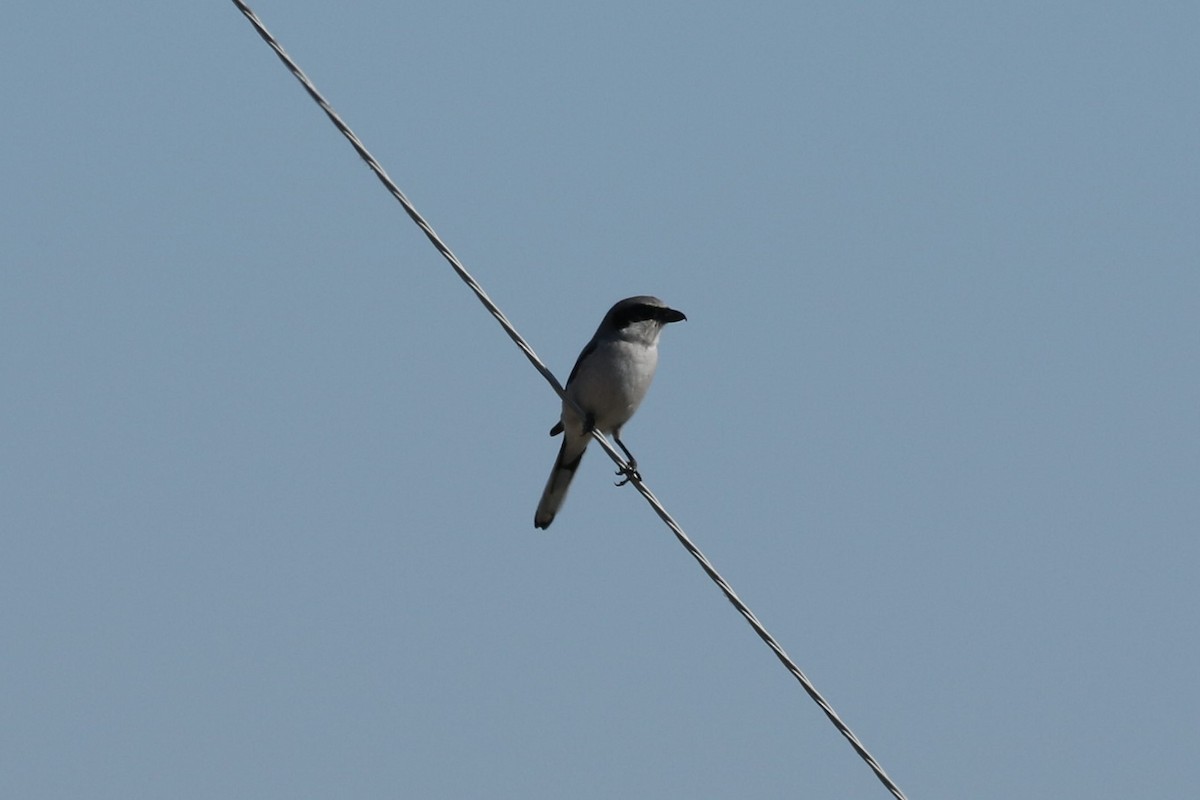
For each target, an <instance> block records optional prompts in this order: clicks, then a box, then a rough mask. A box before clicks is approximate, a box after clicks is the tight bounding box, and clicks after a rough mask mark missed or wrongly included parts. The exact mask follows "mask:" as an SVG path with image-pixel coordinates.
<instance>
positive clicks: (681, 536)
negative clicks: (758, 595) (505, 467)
mask: <svg viewBox="0 0 1200 800" xmlns="http://www.w3.org/2000/svg"><path fill="white" fill-rule="evenodd" d="M233 4H234V5H235V6H237V8H238V10H239V11H241V12H242V14H243V15H245V17H246V19H247V20H249V22H250V24H251V25H253V26H254V29H255V30H256V31H257V32H258V35H259V36H260V37H262V39H263V41H265V42H266V43H267V45H268V46H270V48H271V49H272V50H274V51H275V54H276V55H277V56H279V60H280V61H282V62H283V65H284V66H285V67H287V69H288V71H289V72H291V73H292V75H294V76H295V77H296V80H298V81H300V84H301V85H302V86H303V87H304V90H305V91H306V92H308V95H309V97H311V98H312V99H313V101H314V102H315V103H316V104H317V105H318V106H320V107H321V110H322V111H324V112H325V115H326V116H327V117H329V121H330V122H332V123H333V124H334V127H336V128H337V129H338V130H339V131H340V132H341V134H342V135H343V136H345V137H346V140H347V141H349V142H350V145H351V146H352V147H353V148H354V150H355V151H356V152H357V153H358V155H359V157H360V158H362V160H363V161H365V162H366V164H367V166H368V167H370V168H371V171H372V172H373V173H375V177H377V178H378V179H379V181H380V183H382V184H383V186H384V188H386V189H387V190H388V192H389V193H390V194H391V195H392V197H394V198H396V200H397V201H398V202H399V203H400V205H401V206H402V207H403V208H404V211H405V213H407V214H408V216H409V218H411V219H412V221H413V222H414V223H416V225H417V227H419V228H420V229H421V230H422V231H423V232H424V233H425V236H426V237H427V238H428V239H429V241H430V242H431V243H432V244H433V246H434V247H435V248H436V249H437V251H438V252H439V253H441V254H442V257H443V258H445V259H446V261H447V262H448V263H449V264H450V267H451V268H452V269H453V270H454V272H455V273H456V274H457V275H458V277H459V278H461V279H462V281H463V282H464V283H465V284H467V286H468V287H469V288H470V289H471V291H472V292H474V293H475V296H476V297H477V298H479V302H481V303H482V304H483V306H484V308H486V309H487V310H488V312H489V313H490V314H491V315H492V316H493V317H495V319H496V321H497V322H498V323H500V327H501V328H502V329H503V330H504V332H505V333H506V334H508V337H509V338H510V339H512V340H513V343H514V344H516V345H517V347H518V348H520V350H521V352H522V353H524V354H525V357H526V358H527V359H529V362H530V363H531V364H533V367H534V369H536V370H537V371H538V372H540V373H541V375H542V377H543V378H545V379H546V382H547V383H549V384H550V386H551V387H553V389H554V391H555V392H557V393H558V396H559V397H560V398H564V399H565V395H564V392H563V386H562V384H560V383H559V382H558V378H556V377H554V373H553V372H551V371H550V369H549V368H548V367H547V366H546V365H545V364H544V363H542V360H541V359H540V358H538V355H537V353H535V352H534V350H533V348H532V347H531V346H530V345H529V343H528V342H527V341H525V338H524V337H523V336H521V334H520V333H518V332H517V329H516V328H515V327H513V324H512V323H511V322H509V321H508V317H506V316H505V315H504V312H503V311H501V310H500V307H499V306H497V305H496V303H495V302H494V301H493V300H492V299H491V298H490V297H488V294H487V292H485V291H484V290H483V287H482V286H480V284H479V282H478V281H476V280H475V278H474V277H473V276H472V275H471V273H470V272H468V271H467V268H466V267H464V266H463V264H462V262H461V261H459V260H458V256H456V255H454V253H453V251H451V250H450V248H449V247H448V246H447V245H446V243H445V242H443V241H442V239H441V237H439V236H438V235H437V232H436V231H434V229H433V227H432V226H431V225H430V224H429V223H428V222H426V221H425V218H424V217H422V216H421V214H420V213H419V212H418V211H417V209H416V207H415V206H414V205H413V204H412V202H411V201H410V200H409V199H408V198H407V197H405V195H404V192H402V191H400V187H399V186H397V185H396V183H395V182H394V181H393V180H392V179H391V177H389V176H388V174H387V171H386V170H385V169H384V168H383V166H382V165H381V164H380V163H379V162H378V161H376V160H375V156H373V155H371V153H370V151H369V150H367V148H366V146H365V145H363V143H362V142H361V141H360V140H359V138H358V136H356V135H355V133H354V131H352V130H350V126H348V125H347V124H346V123H345V122H344V121H342V118H341V117H340V116H338V114H337V112H336V111H334V110H333V106H331V105H330V104H329V102H328V101H327V100H326V99H325V98H324V96H322V95H321V93H320V92H319V91H318V90H317V87H316V86H315V85H314V84H313V82H312V81H311V80H310V79H309V77H308V76H307V75H305V74H304V70H302V69H300V67H299V65H298V64H296V62H295V61H293V60H292V58H291V56H289V55H288V54H287V52H286V51H285V50H284V49H283V46H282V45H281V44H280V43H279V42H278V41H277V40H276V39H275V37H274V36H272V35H271V32H270V31H268V30H267V28H266V26H265V25H263V23H262V21H261V20H260V19H259V18H258V16H257V15H256V14H255V13H254V12H253V11H252V10H251V9H250V7H249V6H247V5H246V4H245V3H243V2H241V0H233ZM568 402H569V401H568ZM576 410H577V411H579V412H580V416H581V417H582V416H584V414H583V413H582V410H580V409H578V408H576ZM592 436H593V438H595V440H596V441H597V442H599V443H600V446H601V447H602V448H603V449H604V451H605V452H606V453H608V456H609V458H611V459H612V460H613V462H614V463H615V464H616V465H617V466H618V467H619V468H621V469H622V470H623V471H624V472H625V475H626V476H627V477H628V478H629V482H630V483H631V484H633V486H634V487H636V488H637V490H638V492H639V493H641V495H642V497H644V498H645V499H646V502H647V503H649V504H650V507H651V508H652V509H654V512H655V513H656V514H658V516H659V518H660V519H662V521H663V522H664V523H665V524H666V525H667V527H668V528H670V529H671V532H672V533H674V534H675V538H676V539H678V540H679V543H680V544H681V545H683V547H684V549H686V550H687V551H688V553H689V554H691V556H692V558H694V559H696V562H697V563H699V564H700V567H701V568H702V569H703V570H704V571H705V573H707V574H708V577H709V578H711V579H712V581H713V583H715V584H716V585H717V587H718V588H720V590H721V591H722V592H724V594H725V597H726V598H727V599H728V600H729V602H730V603H732V604H733V607H734V608H736V609H737V610H738V613H740V614H741V615H742V616H743V617H745V619H746V622H748V623H749V624H750V627H751V628H753V629H754V632H755V633H757V634H758V636H759V638H761V639H762V640H763V642H765V643H766V645H767V647H769V648H771V652H773V653H774V654H775V657H776V658H778V659H779V661H780V662H781V663H782V664H783V666H784V667H785V668H786V669H787V671H788V672H790V673H791V674H792V676H793V677H795V678H796V680H797V681H799V682H800V685H801V686H802V687H803V688H804V691H805V692H807V693H808V696H809V697H811V698H812V699H813V701H814V702H815V703H816V704H817V705H818V706H820V708H821V710H822V711H823V712H825V716H826V717H828V718H829V721H830V722H832V723H833V725H834V727H835V728H837V730H838V732H839V733H840V734H842V736H843V737H845V739H846V741H848V742H849V743H850V746H851V747H853V748H854V751H855V752H856V753H858V755H859V756H860V757H861V758H862V759H863V761H865V762H866V763H867V766H869V767H870V768H871V770H872V771H873V772H874V773H875V776H876V777H877V778H879V780H880V782H881V783H882V784H883V785H884V787H886V788H887V790H888V791H889V792H891V793H892V795H893V796H894V797H896V798H897V800H907V798H906V797H905V795H904V793H903V792H902V791H900V787H899V786H897V785H896V783H895V782H894V781H893V780H892V779H891V778H890V777H888V774H887V773H886V772H885V771H884V769H883V767H882V766H881V765H880V764H879V762H878V761H876V760H875V758H874V756H872V755H871V754H870V753H869V752H868V751H867V749H866V747H865V746H863V744H862V742H861V741H859V739H858V737H857V736H855V735H854V732H853V731H851V730H850V728H849V726H847V725H846V723H845V722H843V721H842V719H841V717H839V716H838V715H837V712H836V711H834V710H833V706H831V705H830V704H829V701H827V700H826V699H825V698H824V697H823V696H822V695H821V693H820V692H818V691H817V688H816V686H814V685H813V683H812V681H811V680H809V678H808V676H807V675H805V674H804V672H803V671H802V670H801V669H800V668H799V667H798V666H796V663H795V662H794V661H792V659H791V656H789V655H788V654H787V652H786V651H785V650H784V649H783V647H782V646H781V645H780V644H779V642H777V641H776V640H775V637H774V636H772V635H771V633H770V632H769V631H768V630H767V629H766V627H764V626H763V624H762V623H761V622H759V620H758V617H756V616H755V615H754V612H753V611H751V610H750V608H749V607H748V606H747V605H746V604H745V603H744V602H742V599H741V598H740V597H738V596H737V593H736V592H735V591H734V590H733V587H732V586H730V585H729V582H728V581H726V580H725V579H724V578H723V577H721V574H720V573H719V572H717V570H716V568H715V567H714V566H713V565H712V563H711V562H710V561H709V560H708V557H707V556H705V555H704V553H703V552H701V551H700V548H699V547H697V546H696V545H695V543H693V542H692V540H691V539H690V538H688V535H687V534H686V533H684V530H683V528H682V527H680V525H679V523H678V522H676V521H675V518H674V517H672V516H671V514H670V513H669V512H668V511H667V509H666V508H665V507H664V506H663V504H662V503H661V502H660V501H659V499H658V498H657V497H655V496H654V493H653V492H651V491H650V488H649V487H648V486H646V484H645V482H644V481H643V480H642V478H641V476H640V475H638V474H637V473H636V472H634V471H632V470H629V469H628V466H629V465H628V464H626V463H625V460H624V459H623V458H622V457H621V455H620V454H619V453H618V452H617V451H616V449H615V448H614V447H613V446H612V445H611V444H609V442H608V439H606V438H605V437H604V436H603V435H601V434H600V433H599V432H598V431H592Z"/></svg>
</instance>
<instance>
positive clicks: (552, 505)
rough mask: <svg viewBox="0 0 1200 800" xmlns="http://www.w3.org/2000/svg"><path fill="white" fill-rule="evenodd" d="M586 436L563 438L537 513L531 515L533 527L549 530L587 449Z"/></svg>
mask: <svg viewBox="0 0 1200 800" xmlns="http://www.w3.org/2000/svg"><path fill="white" fill-rule="evenodd" d="M587 445H588V437H587V436H575V437H572V436H563V443H562V447H560V448H559V449H558V458H556V459H554V469H552V470H550V478H549V479H548V480H547V481H546V488H545V489H544V490H543V491H542V499H541V502H539V503H538V507H537V513H536V514H534V515H533V527H535V528H542V529H545V528H549V527H550V523H551V522H553V521H554V515H555V514H557V513H558V509H559V508H560V507H561V506H562V503H563V500H565V499H566V498H567V489H568V488H569V487H570V486H571V479H572V478H574V477H575V470H577V469H579V462H580V461H581V460H582V459H583V451H584V450H586V449H587Z"/></svg>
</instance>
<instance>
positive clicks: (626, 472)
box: [613, 461, 642, 486]
mask: <svg viewBox="0 0 1200 800" xmlns="http://www.w3.org/2000/svg"><path fill="white" fill-rule="evenodd" d="M617 474H618V475H620V476H621V477H622V479H621V480H619V481H617V482H616V483H614V484H613V485H614V486H624V485H625V484H627V483H629V482H630V481H641V479H642V475H641V473H639V472H638V471H637V462H636V461H631V462H629V466H626V467H621V468H620V469H618V470H617Z"/></svg>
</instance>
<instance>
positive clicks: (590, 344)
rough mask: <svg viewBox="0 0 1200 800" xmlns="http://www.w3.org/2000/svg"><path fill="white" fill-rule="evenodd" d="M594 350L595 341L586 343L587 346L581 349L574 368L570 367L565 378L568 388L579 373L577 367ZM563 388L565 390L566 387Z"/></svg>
mask: <svg viewBox="0 0 1200 800" xmlns="http://www.w3.org/2000/svg"><path fill="white" fill-rule="evenodd" d="M595 349H596V340H595V339H592V340H591V341H590V342H588V343H587V346H586V347H584V348H583V352H582V353H580V354H579V358H577V359H575V366H573V367H571V374H570V375H568V376H567V386H570V385H571V381H573V380H575V376H576V375H577V374H578V373H579V365H580V364H582V363H583V360H584V359H585V358H587V357H588V356H590V355H591V354H592V353H593V352H594V351H595ZM563 388H564V389H565V388H566V386H564V387H563Z"/></svg>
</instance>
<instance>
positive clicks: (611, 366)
mask: <svg viewBox="0 0 1200 800" xmlns="http://www.w3.org/2000/svg"><path fill="white" fill-rule="evenodd" d="M685 319H687V317H685V316H684V315H683V312H682V311H676V310H675V309H673V308H669V307H668V306H667V304H666V303H664V302H663V301H662V300H659V299H658V298H657V297H650V296H649V295H640V296H638V297H628V298H626V299H624V300H622V301H620V302H619V303H617V304H616V305H615V306H613V307H612V308H610V309H609V310H608V313H607V314H605V315H604V320H603V321H602V322H601V323H600V327H599V328H597V329H596V333H595V335H593V336H592V340H591V341H590V342H588V343H587V345H586V346H585V347H584V348H583V352H582V353H580V354H579V359H578V360H577V361H576V362H575V367H574V368H573V369H572V370H571V375H570V377H568V378H567V385H566V386H565V387H564V390H565V392H566V397H565V398H564V399H563V406H562V417H561V419H559V421H558V423H557V424H556V425H555V426H554V427H553V428H551V429H550V435H551V436H557V435H558V434H560V433H561V434H563V441H562V446H561V447H560V448H559V450H558V458H557V459H555V461H554V469H552V470H550V479H549V480H547V481H546V488H545V490H544V491H543V492H542V499H541V502H539V503H538V507H537V513H536V514H534V517H533V526H534V527H535V528H543V529H544V528H549V527H550V523H551V522H553V521H554V515H555V514H557V513H558V509H559V507H561V506H562V502H563V500H564V499H565V498H566V496H567V488H568V487H569V486H570V485H571V479H572V478H573V477H575V470H577V469H578V468H579V462H580V460H581V459H582V458H583V452H584V450H586V449H587V446H588V442H589V441H590V440H591V438H592V435H591V432H592V431H593V430H595V431H598V432H599V433H602V434H607V433H611V434H612V436H613V439H614V440H616V442H617V445H618V446H619V447H620V448H621V450H622V452H624V453H625V458H626V459H627V460H628V462H629V467H628V468H627V469H624V470H619V471H618V472H617V474H618V475H623V476H624V478H625V479H624V480H623V481H621V482H620V483H618V484H617V485H618V486H621V485H624V484H625V483H628V482H629V479H630V478H632V477H634V476H636V475H637V461H636V460H634V458H633V455H632V454H631V453H630V452H629V449H628V448H627V447H625V444H624V443H623V442H622V441H621V428H622V426H624V425H625V423H626V422H628V421H629V418H630V417H632V416H633V412H635V411H637V408H638V406H639V405H641V402H642V399H643V398H644V397H645V396H646V390H647V389H649V388H650V382H651V381H652V380H653V379H654V370H655V368H656V367H657V366H658V337H659V335H660V334H661V333H662V329H663V326H665V325H667V324H668V323H671V322H679V321H681V320H685ZM580 412H582V416H581V414H580Z"/></svg>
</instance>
